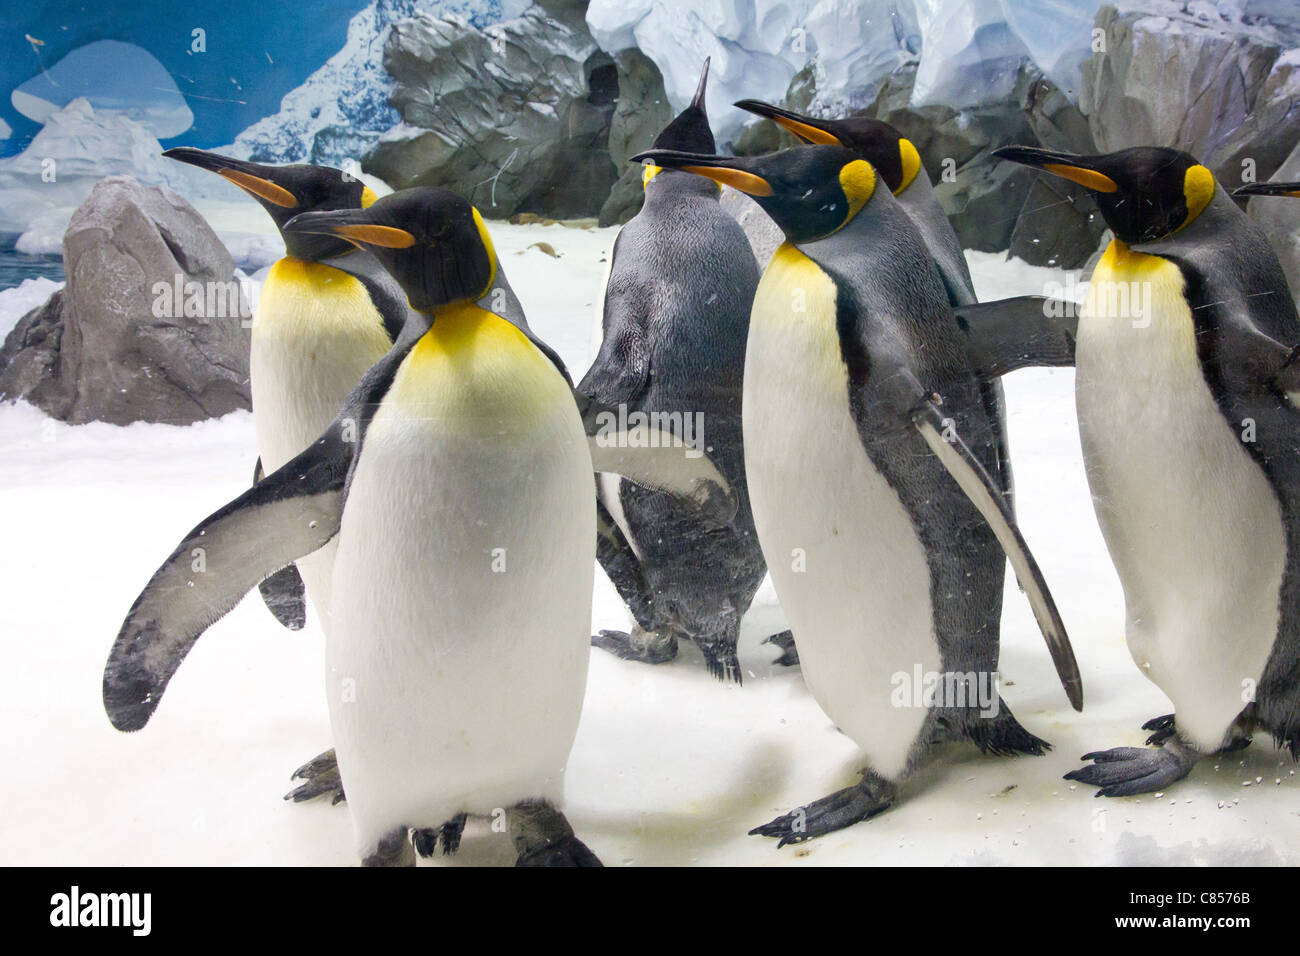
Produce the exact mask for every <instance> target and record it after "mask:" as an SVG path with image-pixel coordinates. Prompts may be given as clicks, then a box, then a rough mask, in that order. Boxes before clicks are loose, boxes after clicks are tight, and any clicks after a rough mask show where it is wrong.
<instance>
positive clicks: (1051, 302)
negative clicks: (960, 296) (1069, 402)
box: [953, 295, 1079, 381]
mask: <svg viewBox="0 0 1300 956" xmlns="http://www.w3.org/2000/svg"><path fill="white" fill-rule="evenodd" d="M953 311H954V312H955V313H956V316H957V324H958V326H960V327H961V329H962V331H963V332H965V333H966V338H967V342H968V348H967V352H968V354H969V356H970V359H971V365H972V366H973V367H974V369H975V374H976V376H977V377H978V378H980V379H982V380H985V381H987V380H989V379H994V378H997V377H999V376H1001V375H1005V374H1007V373H1008V372H1014V371H1016V369H1021V368H1034V367H1044V366H1045V367H1054V368H1059V367H1062V366H1073V365H1074V345H1075V341H1076V339H1077V338H1078V326H1079V319H1078V316H1077V315H1072V314H1070V313H1073V312H1074V311H1076V310H1075V308H1074V305H1073V303H1069V302H1064V301H1061V300H1056V299H1049V298H1047V297H1046V296H1041V295H1020V296H1014V297H1012V298H1009V299H998V300H996V301H993V302H973V303H971V304H969V305H958V306H954V307H953ZM1049 313H1061V314H1060V315H1051V314H1049Z"/></svg>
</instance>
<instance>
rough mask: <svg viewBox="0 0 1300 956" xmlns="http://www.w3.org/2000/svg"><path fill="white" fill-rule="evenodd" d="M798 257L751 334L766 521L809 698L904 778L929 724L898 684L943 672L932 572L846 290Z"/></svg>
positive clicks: (757, 474) (747, 413)
mask: <svg viewBox="0 0 1300 956" xmlns="http://www.w3.org/2000/svg"><path fill="white" fill-rule="evenodd" d="M784 248H785V247H783V249H784ZM794 256H798V257H799V259H802V258H803V257H802V256H801V254H798V253H793V254H792V253H790V252H785V251H779V252H778V253H777V256H776V257H774V259H773V263H772V265H770V266H769V267H768V271H767V272H766V273H765V274H764V277H763V281H762V284H760V286H759V291H758V296H757V298H756V300H755V303H754V312H753V316H752V319H751V323H750V332H749V341H748V346H747V351H746V359H745V395H744V439H745V471H746V474H747V476H748V480H749V493H750V497H751V499H752V502H753V509H754V522H755V525H756V526H757V528H758V536H759V541H760V542H761V544H762V547H763V556H764V557H765V558H766V559H767V565H768V569H769V571H770V572H771V575H772V581H773V584H774V585H775V586H776V591H777V595H778V596H779V597H780V600H781V607H782V609H783V610H784V611H785V614H786V617H787V619H788V620H789V622H790V625H791V629H792V630H793V632H794V637H795V642H796V643H797V645H798V647H799V660H800V663H801V666H802V669H803V675H804V679H805V680H806V681H807V684H808V687H809V689H810V690H811V691H812V693H813V696H814V697H816V699H817V702H818V704H820V705H821V707H822V709H823V710H824V711H826V714H827V715H828V716H829V717H830V718H831V719H832V720H833V721H834V722H835V723H836V725H837V726H838V727H839V728H840V729H841V730H843V731H844V732H845V733H846V734H848V735H849V736H850V737H851V738H852V739H853V740H854V741H855V742H856V743H857V744H858V745H859V746H860V747H861V748H862V750H863V751H864V752H865V754H866V756H867V758H868V759H869V760H870V763H871V766H872V768H873V769H874V770H876V771H877V772H878V773H881V774H883V775H884V776H886V777H897V776H898V775H899V774H901V773H902V772H903V771H904V770H905V769H906V765H907V758H908V754H909V751H910V750H911V747H912V745H913V743H914V742H915V740H916V738H917V736H918V734H919V732H920V730H921V727H922V724H923V723H924V721H925V718H926V711H925V709H924V708H922V707H896V706H893V705H892V703H891V691H892V690H893V683H892V680H893V678H894V676H895V675H896V674H899V673H902V674H907V675H911V674H912V673H913V671H914V668H915V667H916V666H917V665H918V664H919V665H920V666H921V668H922V670H924V671H929V672H936V673H937V672H938V671H939V670H940V667H941V658H940V654H939V647H938V642H937V640H936V638H935V634H934V625H933V618H932V613H931V606H930V572H929V566H928V563H927V561H926V556H925V551H924V548H923V547H922V545H921V543H920V541H919V539H918V538H917V535H916V532H915V529H914V527H913V525H912V521H911V518H910V516H909V515H908V514H907V512H906V510H905V509H904V508H903V505H902V503H901V502H900V501H899V498H898V496H897V494H895V492H894V491H893V489H892V488H891V487H890V486H889V484H888V483H887V482H886V480H885V479H884V477H883V476H882V475H880V473H879V472H878V471H877V470H876V468H875V466H874V465H873V464H872V462H871V460H870V458H869V457H868V456H867V453H866V451H865V450H864V449H863V447H862V443H861V441H860V439H859V438H858V434H857V428H856V425H855V424H854V422H853V418H852V414H851V412H850V410H849V404H848V379H847V371H846V369H845V367H844V363H843V361H842V360H841V358H840V350H839V339H838V336H837V334H836V331H835V325H834V315H835V313H834V309H833V307H832V306H831V303H833V298H828V297H830V296H833V294H834V293H833V289H831V288H830V283H829V280H828V279H826V277H825V275H824V274H823V273H821V272H820V270H815V272H814V270H810V269H809V267H808V265H804V264H803V263H807V262H808V260H806V259H804V260H803V263H800V262H799V261H798V259H795V258H794ZM814 268H815V267H814ZM791 288H802V289H804V290H805V291H806V293H807V299H806V302H807V310H806V311H801V312H792V311H791V303H792V301H793V300H792V296H791V294H790V289H791ZM801 567H802V570H800V568H801Z"/></svg>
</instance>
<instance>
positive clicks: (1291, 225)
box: [1246, 145, 1300, 308]
mask: <svg viewBox="0 0 1300 956" xmlns="http://www.w3.org/2000/svg"><path fill="white" fill-rule="evenodd" d="M1272 178H1273V179H1274V180H1275V181H1277V182H1283V183H1293V182H1300V145H1297V146H1296V148H1295V149H1294V150H1292V151H1291V155H1290V156H1288V157H1287V158H1286V160H1285V161H1284V162H1283V163H1282V165H1281V166H1280V167H1279V168H1278V171H1277V172H1276V173H1275V174H1274V175H1273V177H1272ZM1246 214H1247V215H1248V216H1250V218H1251V219H1252V220H1254V221H1255V224H1256V225H1258V226H1259V228H1260V229H1262V230H1264V234H1265V235H1266V236H1268V241H1269V242H1270V243H1272V245H1273V251H1274V252H1276V253H1277V258H1278V261H1280V262H1281V263H1282V271H1283V272H1285V273H1286V280H1287V282H1288V283H1289V284H1290V285H1291V295H1292V297H1293V298H1294V299H1295V300H1296V306H1297V308H1300V199H1290V198H1288V197H1281V198H1277V197H1269V196H1255V197H1253V198H1252V199H1251V200H1250V202H1249V203H1247V204H1246Z"/></svg>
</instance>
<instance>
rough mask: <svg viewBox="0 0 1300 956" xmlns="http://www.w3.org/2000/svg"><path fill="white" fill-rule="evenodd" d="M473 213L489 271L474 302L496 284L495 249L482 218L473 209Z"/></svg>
mask: <svg viewBox="0 0 1300 956" xmlns="http://www.w3.org/2000/svg"><path fill="white" fill-rule="evenodd" d="M471 208H472V207H471ZM473 212H474V225H476V226H477V227H478V237H479V239H480V240H481V241H482V242H483V249H484V250H485V251H486V252H487V257H488V270H489V271H488V281H487V285H486V286H485V287H484V288H483V291H481V292H480V293H479V294H478V295H476V296H475V297H474V299H475V301H477V300H478V299H481V298H483V296H485V295H487V294H488V293H489V292H491V291H492V287H493V286H494V285H496V283H497V251H496V247H495V246H493V245H492V236H491V234H489V233H488V231H487V226H486V225H485V224H484V222H483V217H482V216H480V215H479V214H478V210H477V209H474V210H473Z"/></svg>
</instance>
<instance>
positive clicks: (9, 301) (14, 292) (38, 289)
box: [0, 276, 63, 343]
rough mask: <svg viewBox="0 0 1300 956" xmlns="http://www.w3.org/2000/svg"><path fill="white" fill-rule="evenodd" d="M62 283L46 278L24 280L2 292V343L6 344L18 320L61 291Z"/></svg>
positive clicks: (0, 312) (0, 302) (0, 307)
mask: <svg viewBox="0 0 1300 956" xmlns="http://www.w3.org/2000/svg"><path fill="white" fill-rule="evenodd" d="M62 288H63V283H62V282H55V281H54V280H53V279H47V278H45V277H44V276H37V277H36V278H34V279H24V280H23V281H22V282H20V283H18V285H16V286H13V287H12V288H9V289H3V290H0V343H2V342H4V339H5V336H7V335H8V334H9V333H10V332H11V331H13V327H14V326H15V325H17V324H18V320H19V319H21V318H22V317H23V316H24V315H26V314H27V313H28V312H30V311H31V310H32V309H34V308H36V307H37V306H40V305H44V304H45V301H46V300H47V299H48V298H49V297H50V296H52V295H53V294H54V293H55V292H57V291H58V290H59V289H62Z"/></svg>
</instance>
